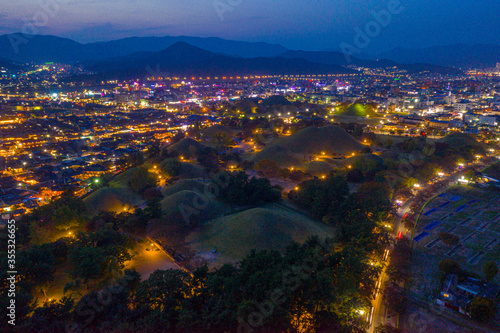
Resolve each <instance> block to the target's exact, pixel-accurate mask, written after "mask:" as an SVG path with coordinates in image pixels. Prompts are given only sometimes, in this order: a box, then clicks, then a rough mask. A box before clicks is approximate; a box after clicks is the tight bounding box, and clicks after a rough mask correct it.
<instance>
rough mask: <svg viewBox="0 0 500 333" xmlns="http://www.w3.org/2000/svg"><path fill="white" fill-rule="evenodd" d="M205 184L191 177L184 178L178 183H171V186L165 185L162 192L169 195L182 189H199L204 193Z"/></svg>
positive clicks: (198, 190)
mask: <svg viewBox="0 0 500 333" xmlns="http://www.w3.org/2000/svg"><path fill="white" fill-rule="evenodd" d="M204 186H205V185H204V184H203V183H202V182H199V181H196V180H191V179H182V180H179V181H178V182H177V183H175V184H173V185H171V186H165V187H164V188H163V189H162V190H161V192H162V193H163V195H164V196H165V197H168V196H170V195H172V194H175V193H177V192H180V191H186V190H187V191H197V192H200V193H203V190H204Z"/></svg>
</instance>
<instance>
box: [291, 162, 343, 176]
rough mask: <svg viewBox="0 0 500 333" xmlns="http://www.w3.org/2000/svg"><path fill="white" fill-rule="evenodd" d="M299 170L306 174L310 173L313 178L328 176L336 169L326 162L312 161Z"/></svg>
mask: <svg viewBox="0 0 500 333" xmlns="http://www.w3.org/2000/svg"><path fill="white" fill-rule="evenodd" d="M297 169H299V170H301V171H302V172H304V173H310V174H311V175H313V176H323V175H327V174H328V173H329V172H330V171H331V170H333V169H334V168H333V166H332V165H331V164H329V163H327V162H324V161H312V162H309V163H305V164H303V165H301V166H299V167H297Z"/></svg>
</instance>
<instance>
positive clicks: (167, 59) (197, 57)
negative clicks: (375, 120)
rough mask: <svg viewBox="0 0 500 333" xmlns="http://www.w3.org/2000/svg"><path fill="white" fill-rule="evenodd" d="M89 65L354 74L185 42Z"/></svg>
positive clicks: (138, 71) (176, 71) (183, 71)
mask: <svg viewBox="0 0 500 333" xmlns="http://www.w3.org/2000/svg"><path fill="white" fill-rule="evenodd" d="M88 68H89V69H90V70H91V71H93V72H98V73H103V74H104V75H105V76H109V77H118V78H127V77H138V76H144V75H147V74H148V70H147V69H148V68H156V69H159V70H160V71H161V72H163V73H169V74H170V75H204V76H205V75H209V76H215V75H244V74H249V75H278V74H319V73H323V74H327V73H331V74H340V73H355V71H353V70H351V69H348V68H344V67H341V66H338V65H329V64H318V63H313V62H309V61H307V60H304V59H286V58H264V57H259V58H235V57H229V56H225V55H220V54H216V53H213V52H209V51H206V50H203V49H200V48H198V47H195V46H192V45H189V44H187V43H184V42H178V43H176V44H174V45H172V46H170V47H168V48H166V49H165V50H162V51H160V52H139V53H134V54H131V55H129V56H124V57H117V58H111V59H106V60H105V61H101V62H97V63H90V64H89V65H88Z"/></svg>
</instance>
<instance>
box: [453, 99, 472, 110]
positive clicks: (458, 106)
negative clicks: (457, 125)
mask: <svg viewBox="0 0 500 333" xmlns="http://www.w3.org/2000/svg"><path fill="white" fill-rule="evenodd" d="M471 108H472V103H471V102H470V101H468V100H466V99H462V100H461V101H460V102H457V103H455V105H454V110H455V112H461V113H465V112H467V111H468V110H470V109H471Z"/></svg>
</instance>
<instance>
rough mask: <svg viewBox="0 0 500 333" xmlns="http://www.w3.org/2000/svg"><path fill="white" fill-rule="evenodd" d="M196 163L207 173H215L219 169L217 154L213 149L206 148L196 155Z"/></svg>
mask: <svg viewBox="0 0 500 333" xmlns="http://www.w3.org/2000/svg"><path fill="white" fill-rule="evenodd" d="M197 161H198V163H200V165H202V166H204V167H205V170H206V171H207V173H210V172H215V171H217V170H218V169H219V154H218V153H217V151H216V150H215V149H213V148H210V147H207V148H204V149H202V150H201V151H200V152H199V153H198V158H197Z"/></svg>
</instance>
